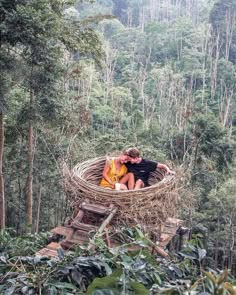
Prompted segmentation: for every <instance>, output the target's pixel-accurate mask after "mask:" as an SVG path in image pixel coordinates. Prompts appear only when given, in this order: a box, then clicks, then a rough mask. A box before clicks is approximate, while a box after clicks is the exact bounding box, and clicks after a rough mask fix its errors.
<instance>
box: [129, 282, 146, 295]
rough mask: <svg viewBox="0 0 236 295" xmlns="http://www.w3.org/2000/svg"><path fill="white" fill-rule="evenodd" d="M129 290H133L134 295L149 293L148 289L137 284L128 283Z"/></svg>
mask: <svg viewBox="0 0 236 295" xmlns="http://www.w3.org/2000/svg"><path fill="white" fill-rule="evenodd" d="M130 286H131V288H132V289H133V290H134V292H135V293H134V294H135V295H150V292H149V290H148V289H146V288H145V287H144V285H143V284H141V283H138V282H131V283H130Z"/></svg>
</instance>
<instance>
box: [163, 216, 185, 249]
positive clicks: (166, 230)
mask: <svg viewBox="0 0 236 295" xmlns="http://www.w3.org/2000/svg"><path fill="white" fill-rule="evenodd" d="M182 223H183V221H182V220H180V219H177V218H170V217H168V218H167V219H166V221H165V223H164V226H163V228H162V231H161V236H160V241H159V243H158V246H160V247H165V246H166V245H167V244H168V243H169V242H170V241H171V240H172V238H173V237H174V236H175V235H176V231H177V230H178V228H179V227H180V225H181V224H182Z"/></svg>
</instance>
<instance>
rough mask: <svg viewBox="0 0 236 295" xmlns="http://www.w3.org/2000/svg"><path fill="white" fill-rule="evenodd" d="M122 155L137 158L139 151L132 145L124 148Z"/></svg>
mask: <svg viewBox="0 0 236 295" xmlns="http://www.w3.org/2000/svg"><path fill="white" fill-rule="evenodd" d="M124 155H126V156H129V157H130V158H139V157H140V152H139V150H138V149H137V148H135V147H133V148H129V149H127V150H125V151H124Z"/></svg>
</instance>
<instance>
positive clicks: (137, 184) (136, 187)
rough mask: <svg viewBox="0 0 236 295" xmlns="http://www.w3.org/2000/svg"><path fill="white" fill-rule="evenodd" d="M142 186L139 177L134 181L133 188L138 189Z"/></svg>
mask: <svg viewBox="0 0 236 295" xmlns="http://www.w3.org/2000/svg"><path fill="white" fill-rule="evenodd" d="M143 187H144V183H143V181H142V180H141V179H138V180H137V181H136V183H135V187H134V189H135V190H137V189H140V188H143Z"/></svg>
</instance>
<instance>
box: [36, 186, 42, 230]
mask: <svg viewBox="0 0 236 295" xmlns="http://www.w3.org/2000/svg"><path fill="white" fill-rule="evenodd" d="M41 196H42V186H41V184H40V187H39V194H38V205H37V218H36V223H35V232H36V233H38V231H39V218H40V208H41Z"/></svg>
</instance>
